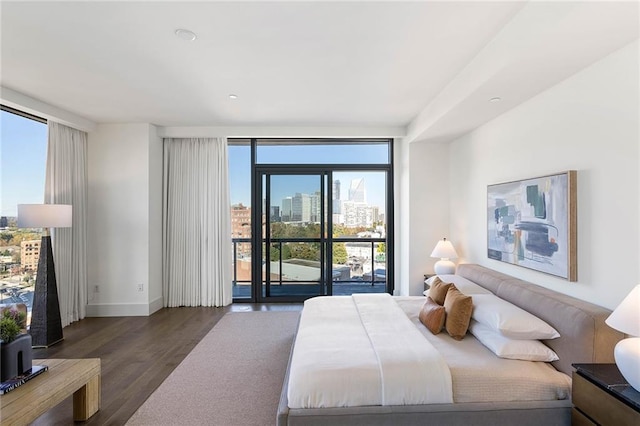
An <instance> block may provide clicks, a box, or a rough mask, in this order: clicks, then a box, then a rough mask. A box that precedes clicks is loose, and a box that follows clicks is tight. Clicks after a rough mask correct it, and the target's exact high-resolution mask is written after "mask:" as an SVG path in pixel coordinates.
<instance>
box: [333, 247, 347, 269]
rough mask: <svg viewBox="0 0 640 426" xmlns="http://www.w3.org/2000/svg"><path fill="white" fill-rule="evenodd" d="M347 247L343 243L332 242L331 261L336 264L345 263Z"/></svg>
mask: <svg viewBox="0 0 640 426" xmlns="http://www.w3.org/2000/svg"><path fill="white" fill-rule="evenodd" d="M347 257H348V256H347V248H346V247H345V245H344V243H334V244H333V263H335V264H337V265H344V264H345V263H347Z"/></svg>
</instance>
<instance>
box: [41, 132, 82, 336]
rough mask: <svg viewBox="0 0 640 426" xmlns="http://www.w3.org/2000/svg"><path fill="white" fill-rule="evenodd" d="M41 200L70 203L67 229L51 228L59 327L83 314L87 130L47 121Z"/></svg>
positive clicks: (52, 202)
mask: <svg viewBox="0 0 640 426" xmlns="http://www.w3.org/2000/svg"><path fill="white" fill-rule="evenodd" d="M48 128H49V144H48V149H47V170H46V178H45V194H44V195H45V203H47V204H71V205H72V214H73V222H72V226H71V228H59V229H52V230H51V241H52V246H53V257H54V260H55V266H56V281H57V284H58V299H59V302H60V316H61V319H62V326H63V327H65V326H67V325H69V324H70V323H72V322H74V321H78V320H80V319H82V318H84V317H85V315H86V305H87V133H86V132H82V131H80V130H76V129H72V128H70V127H67V126H64V125H62V124H59V123H55V122H52V121H49V122H48Z"/></svg>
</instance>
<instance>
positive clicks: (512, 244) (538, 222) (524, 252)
mask: <svg viewBox="0 0 640 426" xmlns="http://www.w3.org/2000/svg"><path fill="white" fill-rule="evenodd" d="M487 210H488V212H487V255H488V257H489V258H490V259H495V260H500V261H502V262H507V263H511V264H514V265H519V266H523V267H525V268H530V269H535V270H536V271H540V272H545V273H547V274H552V275H556V276H559V277H562V278H565V279H567V280H569V281H576V280H577V279H578V268H577V244H576V243H577V241H576V239H577V223H576V222H577V220H576V219H577V218H576V214H577V204H576V171H575V170H570V171H568V172H564V173H559V174H555V175H549V176H542V177H537V178H532V179H525V180H519V181H514V182H506V183H499V184H495V185H489V186H488V187H487Z"/></svg>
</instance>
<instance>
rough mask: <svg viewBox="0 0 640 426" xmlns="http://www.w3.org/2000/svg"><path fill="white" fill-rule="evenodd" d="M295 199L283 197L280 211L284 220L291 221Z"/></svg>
mask: <svg viewBox="0 0 640 426" xmlns="http://www.w3.org/2000/svg"><path fill="white" fill-rule="evenodd" d="M292 204H293V199H292V198H291V197H286V198H283V199H282V211H281V212H280V218H281V219H282V221H283V222H291V221H292V219H291V214H292V207H293V206H292Z"/></svg>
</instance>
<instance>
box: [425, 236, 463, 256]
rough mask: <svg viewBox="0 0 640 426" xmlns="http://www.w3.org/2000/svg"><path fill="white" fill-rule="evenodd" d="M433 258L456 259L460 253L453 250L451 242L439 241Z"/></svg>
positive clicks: (433, 252)
mask: <svg viewBox="0 0 640 426" xmlns="http://www.w3.org/2000/svg"><path fill="white" fill-rule="evenodd" d="M431 257H438V258H441V259H455V258H456V257H458V253H456V249H455V248H453V244H451V241H447V239H446V238H444V239H442V240H441V241H438V244H436V248H434V249H433V251H432V252H431Z"/></svg>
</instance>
